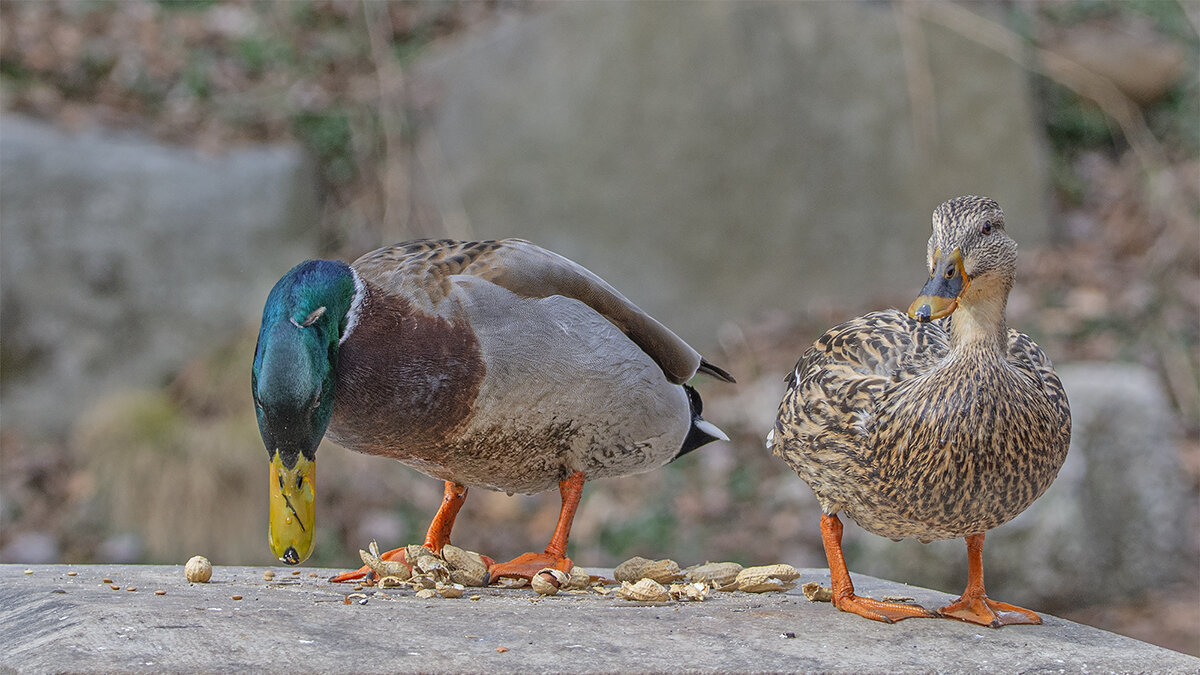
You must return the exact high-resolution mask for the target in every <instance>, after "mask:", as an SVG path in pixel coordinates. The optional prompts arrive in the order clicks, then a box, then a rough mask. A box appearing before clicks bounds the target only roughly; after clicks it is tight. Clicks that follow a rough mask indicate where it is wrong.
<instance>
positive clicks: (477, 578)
mask: <svg viewBox="0 0 1200 675" xmlns="http://www.w3.org/2000/svg"><path fill="white" fill-rule="evenodd" d="M442 558H443V559H444V560H445V561H446V564H447V565H449V566H450V580H451V581H453V582H454V583H456V584H462V585H463V586H485V585H487V583H486V582H487V563H485V562H484V561H483V556H481V555H479V554H478V553H476V552H474V551H468V550H466V549H462V548H459V547H457V546H454V545H452V544H446V545H445V546H443V547H442Z"/></svg>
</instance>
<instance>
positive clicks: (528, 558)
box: [488, 553, 574, 583]
mask: <svg viewBox="0 0 1200 675" xmlns="http://www.w3.org/2000/svg"><path fill="white" fill-rule="evenodd" d="M547 567H553V568H555V569H557V570H561V571H563V572H566V573H568V574H570V572H571V568H572V567H574V564H573V563H572V562H571V559H570V558H568V557H566V556H555V555H551V554H549V553H522V554H521V555H519V556H517V557H516V558H513V559H512V560H510V561H508V562H504V563H495V564H493V565H491V566H489V567H488V581H489V583H490V582H494V581H496V580H497V579H500V578H501V577H517V578H521V579H532V578H533V575H535V574H537V573H538V572H539V571H541V570H544V569H546V568H547Z"/></svg>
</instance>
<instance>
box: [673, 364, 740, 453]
mask: <svg viewBox="0 0 1200 675" xmlns="http://www.w3.org/2000/svg"><path fill="white" fill-rule="evenodd" d="M718 370H720V369H719V368H718ZM721 372H725V371H721ZM683 390H684V391H686V392H687V396H688V405H689V406H690V407H691V409H692V426H691V427H690V428H689V429H688V433H687V436H686V437H684V439H683V447H682V448H680V449H679V453H678V454H676V455H675V457H673V458H672V461H674V460H676V459H679V458H680V457H682V456H684V455H686V454H688V453H689V452H691V451H693V450H695V449H696V448H698V447H700V446H702V445H707V444H708V443H712V442H713V441H728V440H729V437H728V436H726V435H725V432H723V431H721V430H720V429H718V428H717V427H716V425H714V424H712V423H711V422H707V421H705V420H704V418H702V417H700V413H701V412H702V411H703V410H704V402H703V401H701V400H700V392H698V391H696V390H695V389H693V388H692V387H689V386H688V385H686V384H685V385H683ZM718 434H719V435H718Z"/></svg>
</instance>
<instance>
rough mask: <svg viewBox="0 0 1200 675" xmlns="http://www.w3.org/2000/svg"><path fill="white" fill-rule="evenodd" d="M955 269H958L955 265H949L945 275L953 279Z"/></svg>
mask: <svg viewBox="0 0 1200 675" xmlns="http://www.w3.org/2000/svg"><path fill="white" fill-rule="evenodd" d="M955 271H956V270H955V269H954V268H953V267H947V268H946V274H945V277H946V278H947V279H953V278H954V273H955Z"/></svg>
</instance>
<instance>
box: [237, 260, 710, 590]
mask: <svg viewBox="0 0 1200 675" xmlns="http://www.w3.org/2000/svg"><path fill="white" fill-rule="evenodd" d="M697 372H704V373H707V374H709V375H712V376H715V377H717V378H719V379H722V380H725V381H728V382H732V381H733V378H731V377H730V376H729V375H728V374H727V373H726V372H725V371H723V370H721V369H720V368H717V367H716V366H713V365H712V364H710V363H708V362H707V361H705V360H704V359H703V358H701V357H700V354H698V353H697V352H696V351H695V350H694V349H692V348H691V347H690V346H688V345H687V343H685V342H684V341H683V340H681V339H680V338H679V337H678V336H676V335H675V334H674V333H672V332H671V331H670V330H668V329H667V328H666V327H664V326H663V325H662V324H660V323H659V322H657V321H655V320H654V319H653V318H651V317H650V316H648V315H647V314H645V313H644V312H642V311H641V310H640V309H638V308H637V307H636V306H634V305H633V303H631V302H629V300H627V299H625V297H624V296H622V295H621V294H620V293H618V292H617V291H616V290H614V289H613V288H612V287H611V286H609V285H608V284H607V283H605V282H604V281H603V280H602V279H600V278H599V277H597V276H596V275H595V274H592V273H591V272H589V271H588V270H586V269H584V268H583V267H581V266H579V265H577V264H575V263H573V262H571V261H570V260H567V259H566V258H563V257H561V256H559V255H556V254H554V253H551V252H550V251H547V250H545V249H542V248H539V247H537V246H535V245H533V244H531V243H529V242H525V241H520V240H516V239H506V240H502V241H480V242H460V241H449V240H438V241H431V240H421V241H413V242H407V243H403V244H398V245H396V246H392V247H386V248H381V249H379V250H377V251H373V252H371V253H368V254H366V255H364V256H363V257H361V258H359V259H358V260H357V261H355V262H354V263H353V264H352V265H347V264H345V263H342V262H338V261H331V260H310V261H307V262H304V263H301V264H299V265H297V266H296V267H294V268H293V269H292V270H291V271H289V272H288V273H287V274H286V275H284V277H283V278H282V279H280V280H279V282H278V283H277V284H275V287H274V289H272V290H271V293H270V295H269V296H268V297H267V303H266V307H265V308H264V309H263V320H262V328H261V329H260V331H259V335H258V345H257V347H256V348H255V354H254V367H253V371H252V380H253V381H252V386H253V390H254V404H255V409H256V411H257V413H258V425H259V430H260V431H261V433H262V438H263V443H264V444H265V445H266V448H267V455H268V458H269V459H270V462H271V488H270V504H271V509H270V511H271V513H270V534H269V539H270V545H271V550H272V552H273V553H274V554H275V556H276V557H278V558H279V559H280V560H282V561H283V562H285V563H288V564H292V565H295V564H299V563H300V562H302V561H303V560H304V559H305V558H307V557H308V555H309V553H310V552H311V551H312V546H313V520H314V492H313V478H314V476H315V466H316V464H315V462H316V451H317V445H318V444H319V443H320V441H321V438H322V437H323V436H325V435H326V434H328V436H329V437H330V438H331V439H332V440H334V441H335V442H337V443H339V444H340V445H342V446H344V447H346V448H349V449H351V450H356V451H358V452H363V453H367V454H371V455H380V456H383V457H391V458H393V459H397V460H400V461H401V462H403V463H405V464H407V465H409V466H411V467H413V468H415V469H417V470H419V471H422V472H424V473H426V474H428V475H430V476H432V477H434V478H439V479H441V480H443V481H445V483H446V489H445V497H444V498H443V501H442V505H441V508H440V509H439V510H438V513H437V516H436V517H435V518H434V520H433V523H432V524H431V525H430V527H429V531H428V534H427V535H426V537H425V546H426V547H428V548H431V549H433V550H434V551H435V552H439V553H440V552H441V549H442V546H443V545H444V544H447V543H449V541H450V530H451V528H452V527H453V525H454V518H455V515H456V514H457V513H458V510H459V508H460V507H461V506H462V503H463V500H464V498H465V497H466V495H467V488H468V487H473V486H479V487H485V488H490V489H493V490H504V491H506V492H509V493H514V492H521V493H527V494H532V493H536V492H541V491H543V490H547V489H549V488H551V487H554V486H555V485H557V486H558V487H559V490H560V492H561V493H562V511H561V513H560V515H559V520H558V526H557V527H556V528H555V530H554V536H553V538H552V539H551V540H550V545H549V546H547V547H546V550H545V552H544V553H526V554H524V555H522V556H520V557H518V558H517V559H515V560H513V561H511V562H508V563H503V564H499V565H493V566H492V567H490V569H489V574H490V577H491V578H492V579H497V578H499V577H502V576H523V577H529V576H531V575H532V574H534V573H536V572H537V571H538V570H539V569H542V568H544V567H557V568H559V569H562V570H563V571H569V570H570V568H571V561H570V559H569V558H567V557H566V548H567V537H568V535H569V533H570V529H571V520H572V518H573V517H574V515H575V509H576V507H577V506H578V504H579V498H580V495H581V492H582V489H583V482H584V480H585V479H592V478H603V477H606V476H622V475H626V474H632V473H639V472H643V471H648V470H650V469H654V468H656V467H659V466H662V465H663V464H666V463H667V462H670V461H671V460H673V459H675V458H676V457H679V456H680V455H683V454H685V453H687V452H689V451H691V450H694V449H695V448H697V447H699V446H701V445H704V444H706V443H709V442H710V441H713V440H717V439H720V440H728V438H727V437H726V436H725V434H724V433H722V432H721V430H720V429H718V428H717V427H715V426H714V425H712V424H710V423H708V422H706V421H704V420H703V419H701V417H700V405H701V404H700V396H699V394H697V393H696V391H695V390H694V389H692V388H691V387H689V386H688V385H686V384H685V382H687V381H688V380H689V379H690V378H691V377H692V376H693V375H695V374H696V373H697ZM403 551H404V550H403V549H396V550H395V551H389V552H388V554H385V558H388V559H400V560H403ZM365 570H366V568H363V569H362V570H359V572H356V573H348V574H344V575H339V576H338V577H335V580H339V581H345V580H349V579H353V578H358V577H361V576H363V575H364V574H365Z"/></svg>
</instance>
